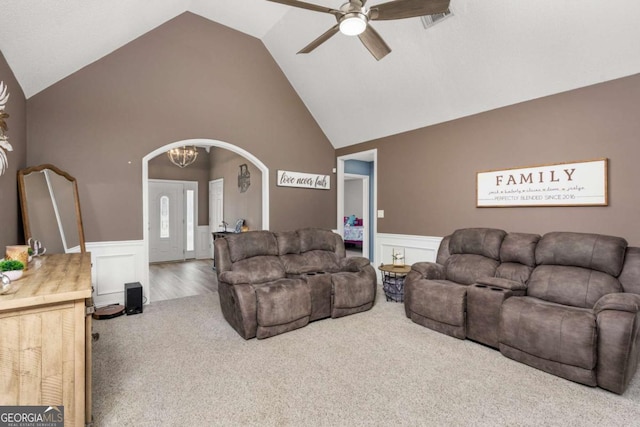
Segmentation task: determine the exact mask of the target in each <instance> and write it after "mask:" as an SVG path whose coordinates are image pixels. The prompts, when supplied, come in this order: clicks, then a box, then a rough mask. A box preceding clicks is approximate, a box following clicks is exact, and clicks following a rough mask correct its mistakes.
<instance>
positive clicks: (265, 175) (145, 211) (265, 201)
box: [142, 138, 270, 303]
mask: <svg viewBox="0 0 640 427" xmlns="http://www.w3.org/2000/svg"><path fill="white" fill-rule="evenodd" d="M184 145H193V146H196V147H219V148H224V149H225V150H229V151H232V152H234V153H236V154H239V155H241V156H242V157H244V158H245V159H247V160H249V161H250V162H251V163H253V164H254V165H255V166H256V167H257V168H258V169H259V170H260V172H261V173H262V229H263V230H268V229H269V182H270V180H269V168H268V167H267V166H266V165H265V164H264V163H263V162H262V161H261V160H260V159H258V158H257V157H256V156H254V155H253V154H251V153H250V152H248V151H247V150H245V149H243V148H240V147H238V146H235V145H233V144H230V143H228V142H224V141H218V140H215V139H204V138H199V139H185V140H182V141H175V142H172V143H170V144H166V145H164V146H162V147H159V148H156V149H155V150H153V151H152V152H150V153H149V154H147V155H146V156H144V157H143V158H142V246H143V250H142V252H143V262H144V265H145V266H146V267H145V268H143V269H142V273H143V274H142V276H143V277H142V281H143V282H142V283H143V285H144V286H145V294H146V295H145V296H146V298H147V303H149V302H151V301H152V290H151V284H150V283H149V160H151V159H153V158H154V157H157V156H159V155H162V154H164V153H166V152H167V151H169V150H171V149H172V148H178V147H182V146H184Z"/></svg>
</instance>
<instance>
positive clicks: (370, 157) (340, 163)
mask: <svg viewBox="0 0 640 427" xmlns="http://www.w3.org/2000/svg"><path fill="white" fill-rule="evenodd" d="M347 160H362V161H366V162H373V182H370V184H371V185H372V186H373V188H372V193H373V198H372V200H369V203H371V210H372V211H373V215H372V217H370V218H369V223H370V224H371V230H372V231H371V234H372V236H373V239H371V241H370V242H369V247H371V246H375V244H376V236H377V234H378V219H377V215H376V213H377V212H378V149H377V148H374V149H372V150H366V151H360V152H358V153H351V154H346V155H344V156H339V157H337V158H336V184H337V185H336V193H337V198H338V200H337V203H336V206H337V209H336V211H337V218H336V219H337V224H338V233H339V234H340V235H341V236H343V235H344V175H345V172H344V162H345V161H347ZM363 246H364V240H363ZM374 249H375V248H374ZM363 254H364V248H363ZM369 254H370V255H371V252H369ZM375 254H376V251H375V250H374V251H373V257H374V259H372V261H371V262H372V264H373V265H377V264H376V262H377V261H376V260H375Z"/></svg>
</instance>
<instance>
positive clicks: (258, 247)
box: [214, 229, 377, 339]
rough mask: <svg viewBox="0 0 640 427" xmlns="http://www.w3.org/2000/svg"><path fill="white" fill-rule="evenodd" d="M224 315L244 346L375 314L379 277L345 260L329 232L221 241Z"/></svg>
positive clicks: (363, 261) (218, 259)
mask: <svg viewBox="0 0 640 427" xmlns="http://www.w3.org/2000/svg"><path fill="white" fill-rule="evenodd" d="M214 253H215V265H216V274H217V277H218V294H219V296H220V306H221V308H222V314H223V315H224V318H225V319H226V320H227V322H229V324H230V325H231V326H232V327H233V328H234V329H235V330H236V331H237V332H238V333H239V334H240V335H241V336H242V337H243V338H245V339H250V338H254V337H257V338H258V339H261V338H268V337H271V336H274V335H277V334H281V333H283V332H288V331H291V330H294V329H298V328H301V327H303V326H305V325H307V324H308V323H309V322H311V321H314V320H319V319H324V318H327V317H332V318H337V317H342V316H346V315H349V314H354V313H359V312H362V311H366V310H369V309H370V308H371V307H373V304H374V301H375V294H376V286H377V285H376V272H375V270H374V268H373V267H372V266H371V264H370V262H369V260H368V259H367V258H363V257H350V258H346V257H345V249H344V242H343V240H342V237H341V236H340V235H338V234H335V233H333V232H331V231H329V230H320V229H302V230H297V231H286V232H276V233H273V232H270V231H249V232H245V233H238V234H230V235H227V236H225V237H224V238H221V239H216V240H215V252H214Z"/></svg>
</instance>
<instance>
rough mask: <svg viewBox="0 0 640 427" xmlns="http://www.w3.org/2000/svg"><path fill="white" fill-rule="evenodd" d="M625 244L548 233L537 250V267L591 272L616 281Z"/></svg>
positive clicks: (612, 239)
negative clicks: (572, 268) (555, 267)
mask: <svg viewBox="0 0 640 427" xmlns="http://www.w3.org/2000/svg"><path fill="white" fill-rule="evenodd" d="M626 248H627V241H626V240H625V239H623V238H621V237H614V236H604V235H601V234H587V233H569V232H553V233H547V234H545V235H544V236H542V238H541V239H540V241H539V242H538V245H537V246H536V262H537V264H546V265H568V266H576V267H584V268H590V269H592V270H598V271H602V272H603V273H607V274H610V275H612V276H614V277H617V276H618V275H619V274H620V272H621V271H622V264H623V262H624V255H625V250H626Z"/></svg>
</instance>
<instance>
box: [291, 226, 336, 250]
mask: <svg viewBox="0 0 640 427" xmlns="http://www.w3.org/2000/svg"><path fill="white" fill-rule="evenodd" d="M298 235H299V236H300V251H301V252H307V251H312V250H322V251H331V252H333V251H335V250H336V236H337V234H335V233H334V232H332V231H329V230H321V229H317V228H305V229H302V230H298Z"/></svg>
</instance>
